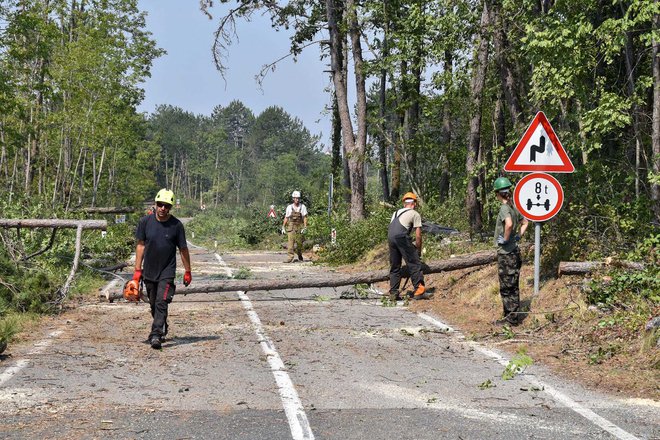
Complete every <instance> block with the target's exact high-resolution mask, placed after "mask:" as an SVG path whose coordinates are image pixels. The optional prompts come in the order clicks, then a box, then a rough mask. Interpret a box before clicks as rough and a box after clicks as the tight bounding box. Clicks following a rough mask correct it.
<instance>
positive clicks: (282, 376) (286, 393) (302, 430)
mask: <svg viewBox="0 0 660 440" xmlns="http://www.w3.org/2000/svg"><path fill="white" fill-rule="evenodd" d="M215 258H216V259H217V260H218V262H220V264H221V265H222V266H223V268H224V270H225V272H226V274H227V275H228V276H231V269H230V268H229V267H228V266H227V264H226V263H225V262H224V261H223V259H222V258H221V257H220V255H218V254H215ZM237 293H238V297H239V299H240V300H241V304H242V305H243V308H244V309H245V311H246V312H247V315H248V317H249V318H250V321H251V322H252V327H253V328H254V331H255V333H256V334H257V340H258V341H259V345H261V350H262V351H263V352H264V354H265V355H266V359H267V360H268V365H269V366H270V370H271V372H272V373H273V376H274V377H275V383H277V388H278V391H279V394H280V398H281V399H282V405H283V406H284V413H285V414H286V418H287V420H288V421H289V429H290V430H291V436H292V437H293V439H294V440H313V439H314V433H313V432H312V428H311V426H310V425H309V421H308V419H307V414H306V413H305V409H304V407H303V405H302V402H301V401H300V398H299V397H298V392H297V391H296V388H295V387H294V385H293V382H292V381H291V378H290V377H289V374H288V373H287V371H286V367H285V366H284V362H282V358H280V355H279V354H278V353H277V350H275V345H274V344H273V341H271V340H270V338H269V337H268V336H267V335H266V332H265V331H264V327H263V325H262V324H261V319H259V315H258V314H257V312H256V311H255V310H254V307H252V301H250V298H249V297H248V295H247V294H246V293H245V292H240V291H239V292H237Z"/></svg>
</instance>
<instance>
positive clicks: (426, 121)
mask: <svg viewBox="0 0 660 440" xmlns="http://www.w3.org/2000/svg"><path fill="white" fill-rule="evenodd" d="M225 4H226V5H225ZM221 5H222V6H223V12H221V11H220V9H221V8H220V6H221ZM225 6H226V7H225ZM182 7H191V8H199V9H200V10H199V14H207V16H208V17H209V18H210V19H212V20H214V21H215V22H217V32H216V34H215V39H214V37H213V36H212V35H210V36H209V44H213V51H210V52H209V54H208V56H209V58H213V59H214V60H215V62H216V65H217V68H218V74H219V75H222V74H223V73H224V72H226V71H227V70H228V69H231V68H232V66H231V65H225V64H223V60H224V59H225V57H224V55H226V54H227V53H228V51H230V50H231V43H232V39H233V38H236V36H237V33H239V32H240V22H241V20H249V19H250V17H252V15H253V14H266V15H267V16H268V17H270V19H271V21H272V26H273V29H272V32H278V31H286V32H289V33H290V34H291V46H290V53H291V56H292V57H295V56H296V55H298V54H300V53H301V52H302V51H303V50H304V51H310V50H311V51H317V52H318V54H319V57H321V59H322V60H324V61H325V62H326V64H327V66H326V68H327V72H328V73H327V75H329V77H330V79H331V83H332V85H333V87H332V90H329V91H328V102H329V103H331V105H329V108H328V111H329V112H331V113H332V126H331V127H328V130H329V131H330V132H331V134H332V136H331V145H322V144H321V142H320V139H319V137H318V136H316V135H313V134H311V133H310V131H309V130H308V129H307V128H306V127H304V125H303V124H302V122H301V120H300V119H298V118H297V117H295V116H293V115H291V114H289V113H287V110H286V108H282V107H278V106H272V107H269V108H267V109H265V110H264V111H262V112H261V113H259V114H255V112H254V111H253V110H251V109H250V108H248V107H246V106H245V105H244V104H243V103H241V102H240V101H233V102H229V103H218V105H217V106H216V108H215V109H214V110H213V112H212V114H210V115H199V114H193V113H191V112H189V111H187V110H186V109H181V108H178V107H175V106H172V105H169V104H168V103H163V104H162V105H161V106H159V107H158V108H157V109H156V110H155V111H154V112H153V113H151V114H144V113H140V112H138V111H137V106H138V105H139V104H140V102H142V100H143V99H144V90H143V88H142V87H143V83H144V81H146V80H147V79H148V78H149V76H150V69H151V67H152V63H153V62H154V60H155V59H157V58H158V57H160V56H163V55H164V51H163V50H162V49H160V48H159V46H158V43H157V42H156V41H155V40H154V39H153V37H152V35H151V34H150V33H149V32H148V30H147V28H146V24H145V16H144V13H143V12H141V11H140V10H139V8H138V2H137V0H102V1H101V0H0V186H1V187H2V188H3V190H2V191H1V192H0V206H1V207H2V211H3V215H2V217H4V218H81V219H82V218H87V217H86V214H84V213H82V212H81V210H82V209H83V208H89V207H113V206H114V207H121V206H128V207H134V208H136V209H138V210H140V211H143V209H144V204H145V203H148V202H149V201H150V200H151V199H152V197H153V195H154V194H155V192H156V191H157V190H158V189H159V188H162V187H167V188H170V189H172V190H173V191H174V192H175V194H176V195H177V198H180V200H181V205H182V206H181V209H180V210H179V211H177V212H176V213H175V215H181V216H183V215H186V216H192V215H198V214H201V213H200V212H199V207H200V206H201V205H205V207H206V208H207V209H206V211H205V213H204V216H206V217H208V216H211V215H215V216H218V217H222V216H224V217H226V218H232V217H234V216H244V217H247V218H251V217H253V216H254V212H261V213H262V215H263V216H264V217H265V213H266V212H267V209H268V206H269V205H271V204H275V205H276V206H277V207H278V209H279V210H281V209H283V208H284V206H285V203H287V202H288V201H289V196H290V193H291V191H292V190H300V191H302V192H303V198H304V200H305V202H306V203H307V204H308V205H309V206H310V208H311V212H312V213H313V216H315V217H316V218H317V221H316V224H315V225H313V227H312V230H313V231H312V232H313V233H314V234H315V237H316V239H318V240H319V242H321V243H322V244H323V240H326V241H327V240H328V239H329V229H328V228H329V225H328V224H327V222H326V220H323V221H321V218H326V217H327V209H328V186H329V185H328V183H329V182H328V180H329V178H330V176H332V177H333V178H334V193H333V195H334V200H333V211H332V213H331V217H330V219H329V222H331V223H332V224H333V225H334V226H335V227H337V228H338V229H340V230H341V235H342V236H343V237H345V240H346V241H343V242H342V241H340V242H339V245H340V246H344V248H343V253H342V252H339V253H335V254H334V256H332V252H329V254H328V255H330V257H328V258H331V259H334V261H335V262H339V263H341V262H346V263H348V262H352V261H355V260H356V259H357V258H359V256H360V255H362V254H363V253H364V252H367V251H368V249H369V248H370V247H371V246H372V245H374V244H376V243H378V242H379V241H382V239H383V237H384V228H385V229H386V224H387V221H388V219H389V214H387V213H391V210H392V206H393V205H399V204H400V200H399V199H400V197H401V195H402V194H403V193H405V192H407V191H414V192H415V193H416V194H418V196H419V197H420V199H421V201H422V204H421V211H422V215H423V217H424V218H425V219H428V220H431V221H434V222H438V223H440V224H443V225H445V226H450V227H453V228H456V229H458V230H459V231H461V232H463V233H465V234H468V235H469V236H470V237H471V238H472V240H473V241H474V242H475V243H484V246H490V245H491V242H492V231H493V226H494V218H493V216H494V215H495V214H496V209H497V207H498V205H497V201H496V200H495V198H494V197H493V194H492V184H493V181H494V180H495V179H496V178H497V177H499V176H502V175H506V176H507V177H509V178H510V179H511V180H512V181H513V182H514V184H515V182H516V181H517V180H519V179H520V178H521V177H522V174H507V173H504V172H503V169H502V168H503V165H504V163H505V161H506V159H507V158H508V157H509V155H510V154H511V152H512V150H513V149H514V147H515V146H516V144H517V142H518V141H519V140H520V137H521V136H522V134H523V132H524V131H525V129H526V128H527V126H528V124H529V123H530V122H531V120H532V118H533V117H534V115H535V114H536V113H537V112H538V111H543V112H544V113H545V114H546V115H547V117H548V119H549V120H550V122H551V123H552V126H553V128H554V129H555V131H556V132H557V135H558V137H559V139H561V142H562V144H563V145H564V146H565V147H566V149H567V151H568V154H569V156H570V157H571V160H572V162H573V164H574V165H575V168H576V171H575V173H572V174H565V175H556V177H557V178H558V179H559V181H560V182H561V184H562V185H563V188H564V191H565V194H566V199H565V200H564V205H563V208H562V211H561V212H560V214H559V215H558V216H557V217H556V218H554V219H553V220H552V221H551V222H549V223H548V224H547V225H545V226H544V228H543V240H544V250H543V252H544V261H545V262H546V263H545V264H547V265H552V264H554V263H556V262H558V261H560V260H587V259H600V258H605V257H614V258H620V259H632V260H638V261H643V262H645V263H647V265H648V266H647V267H648V269H647V271H645V272H644V276H642V277H640V279H638V280H633V281H631V283H630V285H629V284H625V283H623V284H620V285H619V286H620V288H621V289H622V290H626V289H629V290H630V289H633V290H636V291H641V292H644V294H643V296H644V298H646V300H648V301H649V302H650V307H651V309H653V310H655V311H656V312H657V310H658V304H659V301H660V297H658V291H659V290H660V289H659V286H658V281H657V279H658V277H657V274H658V252H657V248H658V245H659V244H660V57H659V54H658V50H659V48H660V3H659V2H658V1H657V0H535V1H520V0H410V1H403V0H379V1H376V0H373V1H372V0H365V1H362V2H356V1H355V0H326V1H324V2H318V1H309V0H290V1H288V2H287V1H282V2H278V1H267V2H265V1H257V0H254V1H250V0H242V1H238V2H232V1H218V0H216V1H215V2H214V1H212V0H202V1H201V2H200V3H199V4H198V3H197V2H195V4H192V3H190V4H187V5H186V6H183V5H182ZM271 61H272V60H263V62H264V63H268V62H271ZM262 74H263V75H266V74H267V72H262ZM133 217H136V218H133ZM135 220H137V216H129V223H128V224H118V225H112V226H111V228H110V230H109V231H108V236H107V237H106V238H105V239H101V238H100V236H99V234H98V233H93V232H86V233H85V237H86V240H85V243H86V244H85V250H84V254H85V255H86V256H88V257H89V258H92V259H96V260H98V259H105V260H106V262H107V263H110V262H112V261H115V262H116V261H122V259H124V258H126V257H127V256H128V255H129V254H130V252H131V251H132V250H133V249H132V247H133V242H132V228H133V227H134V221H135ZM131 222H133V223H131ZM201 229H203V228H201ZM276 231H277V227H276V226H275V227H273V228H272V231H270V232H272V233H273V235H274V234H275V233H276ZM0 235H1V238H2V240H3V242H4V246H2V247H3V248H4V250H2V251H0V316H3V315H4V314H7V313H9V312H10V311H11V310H18V311H37V312H39V311H43V310H45V309H47V307H42V305H43V304H49V303H50V302H52V295H53V294H54V292H55V291H56V290H57V288H58V286H60V285H61V283H62V281H63V278H64V276H65V275H62V272H66V271H67V270H68V268H69V267H70V264H71V258H72V257H71V255H72V252H73V250H72V243H73V240H74V238H75V237H74V234H73V233H71V232H66V231H63V232H62V233H61V237H63V238H62V240H64V241H61V240H60V241H58V242H57V243H58V244H57V245H56V246H55V247H54V248H53V249H52V250H51V251H50V252H47V253H45V254H44V255H42V256H39V257H36V258H32V259H25V258H24V257H25V256H26V255H29V254H30V253H32V252H34V251H35V250H38V249H40V248H42V247H43V246H44V244H45V243H47V242H48V240H49V238H50V231H41V230H38V231H31V232H25V231H23V235H21V234H20V232H19V233H17V231H16V230H15V229H14V230H11V229H3V230H1V231H0ZM248 241H249V242H250V243H251V244H255V242H258V241H259V240H248ZM349 248H350V251H349V250H348V249H349ZM83 272H84V271H83ZM97 276H98V275H97V274H94V273H93V272H90V273H89V275H85V274H84V273H83V274H81V275H80V277H79V278H78V281H77V283H76V289H78V290H79V291H82V290H84V289H85V287H86V286H88V284H85V279H86V277H89V278H90V279H93V278H94V277H97ZM89 283H92V284H93V282H92V281H89ZM30 292H33V293H30ZM49 295H51V296H49ZM607 295H610V293H608V294H607ZM612 295H613V293H612ZM26 296H27V297H26ZM656 315H657V313H656Z"/></svg>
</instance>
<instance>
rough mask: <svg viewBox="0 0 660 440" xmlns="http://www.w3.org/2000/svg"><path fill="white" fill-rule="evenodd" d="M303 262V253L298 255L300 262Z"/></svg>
mask: <svg viewBox="0 0 660 440" xmlns="http://www.w3.org/2000/svg"><path fill="white" fill-rule="evenodd" d="M302 260H303V256H302V254H301V253H299V254H298V261H302Z"/></svg>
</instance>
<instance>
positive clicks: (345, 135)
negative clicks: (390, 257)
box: [326, 0, 366, 221]
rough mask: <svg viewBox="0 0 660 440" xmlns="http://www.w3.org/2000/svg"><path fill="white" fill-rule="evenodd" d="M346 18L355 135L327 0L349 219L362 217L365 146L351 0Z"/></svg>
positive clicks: (332, 3)
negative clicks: (348, 187) (348, 181)
mask: <svg viewBox="0 0 660 440" xmlns="http://www.w3.org/2000/svg"><path fill="white" fill-rule="evenodd" d="M345 4H346V11H345V14H346V18H347V20H348V29H349V36H350V39H351V46H352V54H353V63H354V73H355V85H356V108H357V114H356V118H357V134H356V135H355V136H354V134H353V133H354V131H353V123H352V121H351V114H350V108H349V105H348V89H347V85H346V80H345V79H346V76H345V75H343V72H342V69H341V65H340V64H339V61H340V59H339V56H338V54H337V50H338V49H339V48H340V43H339V42H338V40H339V38H340V36H341V34H340V32H339V23H338V22H337V19H336V17H337V15H336V14H337V9H338V2H337V1H336V0H326V12H327V14H328V28H329V31H330V66H331V70H332V79H333V83H334V86H335V92H336V93H337V106H338V110H339V117H340V120H341V130H342V139H343V143H344V147H345V149H346V156H347V157H346V159H347V160H348V167H349V172H350V178H351V209H350V214H351V221H357V220H361V219H363V218H364V214H365V211H364V209H365V207H364V154H365V149H366V91H365V78H364V74H363V67H362V64H363V61H362V47H361V43H360V28H359V25H358V20H357V11H356V5H355V2H354V0H347V1H346V3H345Z"/></svg>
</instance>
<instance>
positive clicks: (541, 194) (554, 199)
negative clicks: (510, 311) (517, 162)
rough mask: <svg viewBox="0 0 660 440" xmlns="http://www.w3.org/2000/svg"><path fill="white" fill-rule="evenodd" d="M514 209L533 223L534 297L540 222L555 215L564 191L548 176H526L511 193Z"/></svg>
mask: <svg viewBox="0 0 660 440" xmlns="http://www.w3.org/2000/svg"><path fill="white" fill-rule="evenodd" d="M513 200H514V201H515V204H516V207H518V210H519V211H520V213H521V214H522V216H523V217H525V218H526V219H527V220H531V221H533V222H534V296H536V295H537V294H538V293H539V278H540V272H541V222H545V221H548V220H550V219H551V218H552V217H554V216H555V215H557V213H558V212H559V210H560V209H561V206H562V204H563V203H564V190H563V189H562V187H561V185H560V184H559V182H558V181H557V179H555V178H554V177H552V176H551V175H549V174H544V173H532V174H528V175H526V176H525V177H523V178H522V179H520V182H518V184H517V185H516V189H515V190H514V191H513Z"/></svg>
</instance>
